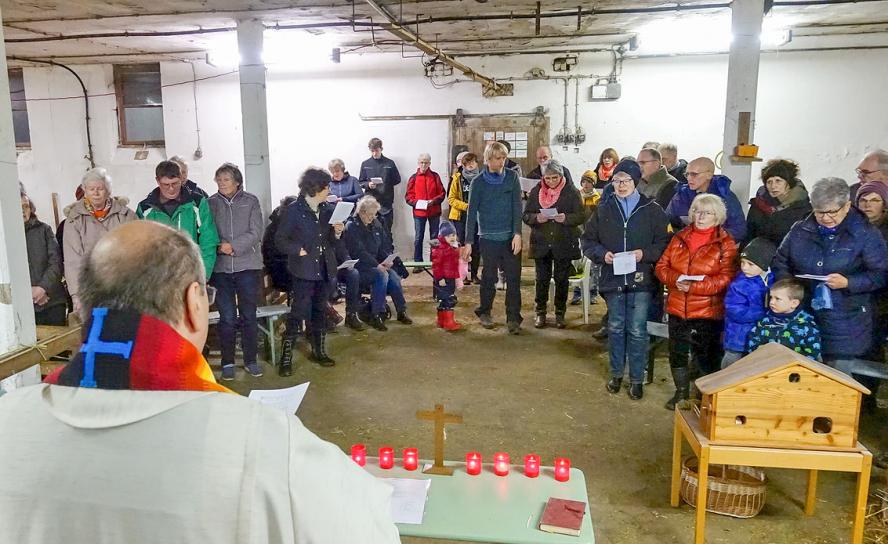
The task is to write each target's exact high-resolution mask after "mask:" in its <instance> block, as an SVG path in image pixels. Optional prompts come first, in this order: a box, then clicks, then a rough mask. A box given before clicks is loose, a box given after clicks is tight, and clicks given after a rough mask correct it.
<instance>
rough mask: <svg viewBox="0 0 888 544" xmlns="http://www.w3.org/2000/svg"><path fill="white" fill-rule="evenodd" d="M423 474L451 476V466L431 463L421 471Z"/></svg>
mask: <svg viewBox="0 0 888 544" xmlns="http://www.w3.org/2000/svg"><path fill="white" fill-rule="evenodd" d="M422 473H423V474H435V475H437V476H453V467H445V466H438V465H432V466H430V467H429V468H427V469H425V470H423V471H422Z"/></svg>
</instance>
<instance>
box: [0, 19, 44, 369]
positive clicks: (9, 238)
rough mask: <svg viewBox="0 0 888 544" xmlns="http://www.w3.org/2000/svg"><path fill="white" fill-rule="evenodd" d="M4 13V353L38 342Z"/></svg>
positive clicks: (0, 247) (0, 192)
mask: <svg viewBox="0 0 888 544" xmlns="http://www.w3.org/2000/svg"><path fill="white" fill-rule="evenodd" d="M7 74H8V72H7V67H6V46H5V43H4V35H3V26H2V14H0V353H6V352H8V351H12V350H13V349H15V348H17V347H19V346H23V345H30V344H34V343H36V342H37V329H36V327H35V326H34V306H33V304H32V303H31V276H30V273H29V272H28V259H27V258H25V257H24V256H25V255H27V254H28V249H27V247H26V246H25V227H24V223H23V222H22V208H21V204H20V203H21V199H20V198H19V188H18V165H17V163H16V157H15V133H14V132H13V128H12V105H11V103H10V101H9V77H8V75H7Z"/></svg>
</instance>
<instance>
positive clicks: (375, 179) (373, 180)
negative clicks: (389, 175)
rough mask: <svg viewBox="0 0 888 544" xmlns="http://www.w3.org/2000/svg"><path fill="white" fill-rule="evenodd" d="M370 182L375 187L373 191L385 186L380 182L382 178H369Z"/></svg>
mask: <svg viewBox="0 0 888 544" xmlns="http://www.w3.org/2000/svg"><path fill="white" fill-rule="evenodd" d="M370 181H372V182H373V183H374V184H375V185H376V187H374V189H379V188H381V187H382V186H383V185H385V182H384V181H382V178H370Z"/></svg>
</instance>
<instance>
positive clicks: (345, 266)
mask: <svg viewBox="0 0 888 544" xmlns="http://www.w3.org/2000/svg"><path fill="white" fill-rule="evenodd" d="M356 264H358V259H349V260H347V261H344V262H343V263H342V264H341V265H339V266H337V267H336V270H346V269H347V270H351V269H352V268H354V267H355V265H356Z"/></svg>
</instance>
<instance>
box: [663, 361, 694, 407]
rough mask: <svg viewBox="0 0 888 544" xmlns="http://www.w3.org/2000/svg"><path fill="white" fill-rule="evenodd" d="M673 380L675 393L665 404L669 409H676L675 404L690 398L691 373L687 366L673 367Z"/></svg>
mask: <svg viewBox="0 0 888 544" xmlns="http://www.w3.org/2000/svg"><path fill="white" fill-rule="evenodd" d="M672 381H674V382H675V395H673V396H672V398H671V399H669V400H667V401H666V404H665V405H664V406H663V407H664V408H666V409H667V410H672V411H674V410H675V405H676V404H679V403H680V402H681V401H683V400H688V393H689V389H690V373H689V371H688V368H687V367H678V368H672Z"/></svg>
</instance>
